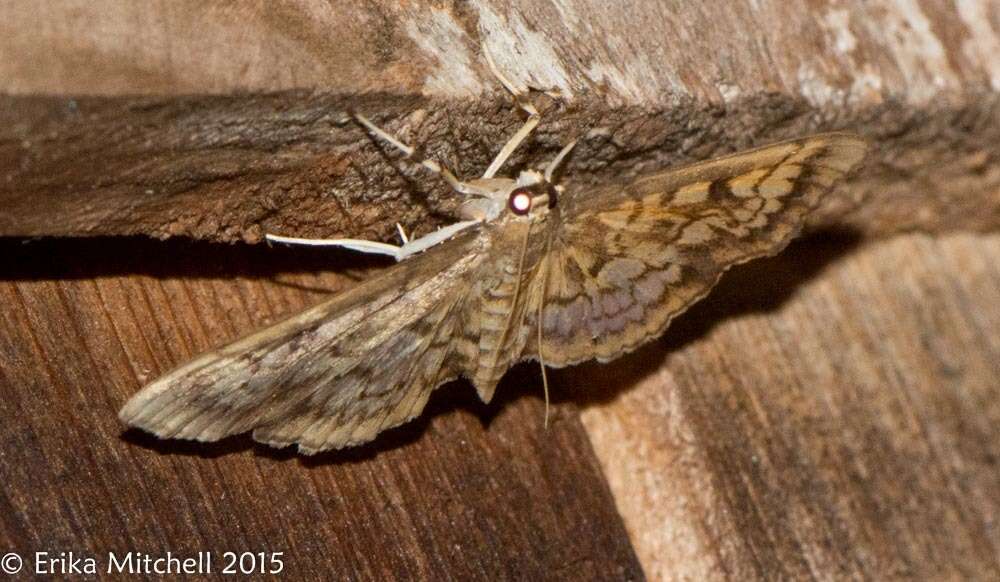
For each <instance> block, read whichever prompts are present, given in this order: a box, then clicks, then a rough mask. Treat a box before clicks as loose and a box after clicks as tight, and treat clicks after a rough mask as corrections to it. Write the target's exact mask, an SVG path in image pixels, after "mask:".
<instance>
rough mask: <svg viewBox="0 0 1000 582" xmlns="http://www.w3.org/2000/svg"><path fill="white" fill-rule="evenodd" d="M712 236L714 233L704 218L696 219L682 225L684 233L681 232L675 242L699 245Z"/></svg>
mask: <svg viewBox="0 0 1000 582" xmlns="http://www.w3.org/2000/svg"><path fill="white" fill-rule="evenodd" d="M714 237H715V234H714V233H713V232H712V229H711V228H710V227H709V226H708V224H707V223H706V222H705V221H704V220H696V221H695V222H692V223H691V224H689V225H687V226H686V227H684V233H683V234H681V238H680V240H678V241H677V242H678V244H682V245H687V246H691V245H699V244H702V243H705V242H708V241H710V240H712V238H714Z"/></svg>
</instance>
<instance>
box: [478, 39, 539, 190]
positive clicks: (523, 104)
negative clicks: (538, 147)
mask: <svg viewBox="0 0 1000 582" xmlns="http://www.w3.org/2000/svg"><path fill="white" fill-rule="evenodd" d="M483 55H484V56H485V57H486V63H487V64H488V65H489V67H490V71H491V72H492V73H493V76H494V77H496V78H497V80H498V81H500V84H501V85H503V87H504V88H505V89H507V91H508V92H509V93H510V94H511V96H512V97H513V98H514V103H516V104H517V106H518V107H520V108H521V109H522V110H524V112H525V113H527V114H528V119H527V120H525V122H524V125H522V126H521V129H519V130H517V133H515V134H514V135H512V136H511V138H510V139H509V140H507V143H506V144H504V146H503V147H502V148H501V149H500V152H499V153H497V156H496V157H495V158H493V161H492V162H491V163H490V166H489V167H488V168H486V171H485V172H484V173H483V178H484V179H488V178H492V177H493V176H495V175H496V173H497V172H498V171H499V170H500V167H501V166H503V165H504V163H505V162H506V161H507V158H509V157H510V156H511V154H513V153H514V151H515V150H517V148H518V147H520V145H521V143H522V142H523V141H524V140H525V139H527V137H528V136H529V135H531V132H532V131H534V130H535V127H536V126H538V122H540V121H541V120H542V116H541V114H540V113H538V109H537V108H536V107H535V104H534V103H532V102H531V100H530V99H528V92H527V91H525V90H524V89H520V88H518V87H516V86H514V84H513V83H512V82H511V81H510V80H509V79H507V77H504V76H503V73H501V72H500V70H499V69H498V68H497V66H496V63H494V62H493V58H492V57H491V56H490V53H489V51H487V50H486V49H485V47H484V48H483Z"/></svg>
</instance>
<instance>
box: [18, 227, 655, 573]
mask: <svg viewBox="0 0 1000 582" xmlns="http://www.w3.org/2000/svg"><path fill="white" fill-rule="evenodd" d="M0 256H2V257H3V259H2V262H0V274H2V278H3V279H4V281H2V282H0V304H2V305H4V306H5V307H4V309H2V310H0V361H2V362H3V367H2V370H0V395H2V398H0V419H2V422H0V443H2V445H0V475H3V480H4V485H3V493H2V495H0V500H2V508H3V511H0V548H2V551H3V552H4V553H6V552H8V551H17V552H19V553H20V554H21V555H22V556H23V557H24V558H25V560H26V563H27V564H29V565H30V564H31V563H32V560H30V559H29V556H31V555H32V554H33V552H36V551H49V552H53V553H55V554H58V552H60V551H62V552H68V551H74V552H76V553H77V555H78V556H79V555H87V556H95V557H97V559H98V561H99V564H100V565H101V566H102V567H103V566H106V565H107V560H106V554H107V552H112V551H114V552H117V553H118V554H119V555H121V554H123V553H124V552H128V551H141V552H144V553H147V554H151V555H153V556H163V555H165V554H166V552H168V551H169V552H172V553H173V554H174V555H175V556H176V555H180V556H193V555H195V554H196V553H197V552H199V551H207V552H212V553H213V556H214V558H213V563H214V564H215V572H216V573H217V574H218V573H219V571H220V569H221V568H222V567H223V565H224V564H223V562H222V552H224V551H236V552H243V551H249V552H284V562H285V570H284V572H283V574H282V576H281V577H282V578H287V579H294V580H324V579H342V580H348V579H349V580H390V579H396V580H402V579H442V578H446V579H455V580H462V579H479V580H495V579H539V578H541V577H552V578H570V579H603V580H611V579H615V580H617V579H638V578H641V577H642V572H641V570H640V569H639V565H638V562H637V561H636V559H635V555H634V553H633V551H632V549H631V546H630V544H629V541H628V537H627V536H626V534H625V530H624V528H623V526H622V522H621V519H620V517H619V516H618V514H617V512H616V511H615V506H614V502H613V501H612V499H611V498H610V494H609V492H608V489H607V486H606V484H605V482H604V480H603V478H602V477H601V473H600V469H599V467H598V465H597V462H596V460H595V458H594V456H593V452H592V451H591V449H590V444H589V442H588V440H587V437H586V434H585V432H584V431H583V429H582V427H581V425H580V421H579V416H578V414H576V413H575V412H574V409H573V407H572V406H567V407H561V408H560V410H559V411H557V415H556V416H555V418H553V419H552V422H551V425H550V427H549V429H548V430H544V429H543V428H542V419H543V414H544V410H543V406H542V403H541V398H540V395H541V385H540V380H539V376H538V373H537V370H535V369H529V368H524V369H522V370H521V373H515V374H513V375H511V377H509V378H508V379H507V380H506V381H505V382H504V383H503V384H502V385H501V387H500V388H501V390H500V391H499V392H498V399H499V402H498V403H497V404H496V405H494V406H491V407H486V406H484V405H482V404H481V403H478V401H477V400H476V397H475V393H474V391H473V390H472V389H471V388H470V387H469V386H468V385H465V384H460V383H456V384H453V385H451V386H450V387H448V388H444V389H442V390H441V391H440V392H438V393H437V394H436V396H435V397H434V398H433V399H432V400H431V403H430V405H429V406H428V410H427V411H426V412H425V414H424V415H423V417H421V419H419V420H418V421H415V422H413V423H411V424H409V425H406V426H405V427H402V428H400V429H396V430H394V431H390V432H388V433H386V434H385V435H383V437H382V438H380V439H379V440H378V441H377V443H375V444H374V445H372V446H366V447H361V448H358V449H353V450H349V451H345V452H341V453H334V454H325V455H320V456H316V457H310V458H296V457H295V455H294V454H292V453H290V452H280V451H274V450H271V449H268V448H266V447H262V446H255V445H253V444H252V442H251V441H250V440H249V439H248V438H235V439H229V440H228V441H224V442H222V443H217V444H213V445H198V444H192V443H183V442H160V441H157V440H156V439H153V438H150V437H147V436H144V435H142V434H141V433H138V432H137V431H132V432H126V433H124V434H123V433H122V431H123V427H122V426H121V425H120V424H119V423H118V421H117V418H116V411H117V409H118V408H119V407H120V406H121V405H122V404H123V403H124V402H125V400H126V399H127V398H128V397H129V396H130V395H131V394H132V393H134V392H135V390H136V389H137V388H138V387H139V386H140V385H141V383H142V382H143V381H145V380H148V379H151V378H152V377H153V376H155V375H157V374H160V373H162V372H164V371H166V370H167V369H168V368H170V367H171V366H173V365H175V364H177V363H180V362H181V361H182V360H184V359H186V358H189V357H190V356H192V355H194V354H196V353H197V352H199V351H203V350H205V349H207V348H208V347H210V346H213V345H217V344H218V343H220V342H223V341H226V340H228V339H233V338H234V337H235V336H237V335H238V334H240V333H245V332H247V331H249V330H252V329H254V328H256V327H259V326H261V325H265V324H266V323H268V322H272V321H274V319H275V318H276V317H278V316H279V315H280V314H284V313H289V312H294V311H296V310H299V309H301V308H303V307H304V306H305V305H307V304H309V303H312V302H315V301H316V300H317V298H318V297H320V296H321V295H322V294H323V293H322V292H321V291H322V290H328V291H330V290H337V289H342V288H343V287H344V286H345V285H347V284H350V281H349V280H348V278H346V277H344V276H342V275H338V274H336V273H333V272H330V271H329V270H328V267H329V265H330V262H329V254H328V253H322V254H316V253H312V254H310V253H304V254H303V253H300V252H292V251H286V252H281V251H274V252H268V251H267V249H264V248H249V247H246V246H242V247H231V246H226V245H209V244H205V243H201V244H188V243H184V242H180V241H174V242H170V243H158V242H156V241H149V240H145V241H136V240H131V241H129V240H124V239H123V240H120V241H116V240H108V239H94V240H92V241H45V242H35V243H29V244H22V243H21V242H18V241H12V240H7V241H3V242H0ZM317 289H318V290H321V291H315V290H317Z"/></svg>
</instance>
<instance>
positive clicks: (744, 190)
mask: <svg viewBox="0 0 1000 582" xmlns="http://www.w3.org/2000/svg"><path fill="white" fill-rule="evenodd" d="M769 171H770V168H760V169H757V170H754V171H752V172H747V173H746V174H742V175H739V176H736V177H735V178H732V179H731V180H729V182H728V184H729V189H730V190H732V191H733V195H735V196H736V197H737V198H751V197H755V196H757V192H756V191H754V188H756V187H757V184H759V183H760V181H761V179H762V178H764V176H766V175H767V173H768V172H769Z"/></svg>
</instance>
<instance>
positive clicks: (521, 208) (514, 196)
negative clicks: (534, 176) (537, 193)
mask: <svg viewBox="0 0 1000 582" xmlns="http://www.w3.org/2000/svg"><path fill="white" fill-rule="evenodd" d="M507 206H509V207H510V211H511V212H513V213H514V214H517V215H519V216H524V215H525V214H527V213H528V212H530V211H531V192H529V191H528V190H525V189H523V188H522V189H518V190H514V191H513V192H511V193H510V198H508V199H507Z"/></svg>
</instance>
